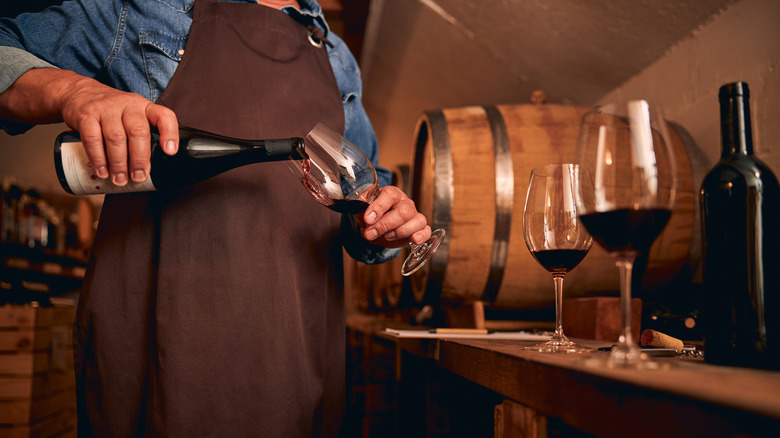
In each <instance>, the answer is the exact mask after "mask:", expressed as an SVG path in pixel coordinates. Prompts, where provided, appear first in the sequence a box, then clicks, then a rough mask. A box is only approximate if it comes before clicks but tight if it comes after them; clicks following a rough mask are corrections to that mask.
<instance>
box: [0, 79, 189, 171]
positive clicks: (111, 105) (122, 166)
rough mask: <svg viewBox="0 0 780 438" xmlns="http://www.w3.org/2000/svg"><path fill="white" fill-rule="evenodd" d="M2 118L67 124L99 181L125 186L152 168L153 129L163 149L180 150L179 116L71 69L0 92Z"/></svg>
mask: <svg viewBox="0 0 780 438" xmlns="http://www.w3.org/2000/svg"><path fill="white" fill-rule="evenodd" d="M0 117H3V118H6V119H8V120H16V121H21V122H27V123H55V122H59V121H64V122H65V123H66V124H67V125H68V126H70V127H71V128H72V129H74V130H76V131H78V132H79V134H80V135H81V140H82V143H83V144H84V148H85V150H86V152H87V155H88V156H89V159H90V165H91V166H92V168H93V169H94V171H95V173H96V174H97V176H98V177H100V178H108V177H109V176H110V177H111V180H112V182H113V183H114V184H116V185H119V186H124V185H126V184H127V182H128V178H131V179H132V180H133V181H135V182H143V181H145V180H146V179H147V177H148V176H149V171H150V169H151V164H150V161H149V160H150V157H151V145H150V139H151V133H150V125H152V126H156V127H157V129H158V131H159V133H160V144H161V145H162V146H163V151H165V153H167V154H168V155H173V154H175V153H176V151H177V150H178V144H179V130H178V120H177V119H176V114H174V113H173V111H171V110H170V109H168V108H166V107H164V106H161V105H157V104H155V103H154V102H151V101H150V100H148V99H145V98H144V97H142V96H140V95H138V94H135V93H128V92H124V91H119V90H117V89H114V88H111V87H109V86H107V85H104V84H101V83H100V82H98V81H96V80H94V79H91V78H87V77H84V76H81V75H79V74H77V73H74V72H72V71H69V70H60V69H54V68H40V69H33V70H30V71H28V72H27V73H25V74H23V75H22V76H21V77H19V79H17V80H16V82H14V84H13V85H12V86H11V87H10V88H8V90H6V91H5V92H3V93H2V94H0Z"/></svg>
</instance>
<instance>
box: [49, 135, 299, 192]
mask: <svg viewBox="0 0 780 438" xmlns="http://www.w3.org/2000/svg"><path fill="white" fill-rule="evenodd" d="M151 141H152V157H151V171H150V175H149V178H148V179H147V180H146V181H145V182H143V183H135V182H133V181H129V182H128V183H127V185H125V186H117V185H115V184H113V183H112V182H111V180H110V179H101V178H98V176H97V175H96V174H95V172H94V171H93V170H92V168H91V167H90V165H89V158H88V156H87V154H86V152H85V150H84V146H83V145H82V143H81V138H80V136H79V134H78V133H77V132H74V131H68V132H63V133H62V134H60V135H59V136H58V137H57V141H56V142H55V145H54V165H55V167H56V170H57V177H58V178H59V181H60V184H61V185H62V188H63V189H65V191H67V192H68V193H71V194H74V195H90V194H107V193H128V192H143V191H153V190H168V189H175V188H180V187H184V186H188V185H191V184H195V183H198V182H201V181H204V180H206V179H209V178H211V177H213V176H216V175H218V174H220V173H222V172H225V171H228V170H230V169H234V168H236V167H240V166H244V165H247V164H253V163H260V162H265V161H278V160H286V159H288V158H289V157H291V156H294V157H295V156H297V157H299V158H300V156H298V155H297V151H299V150H303V148H304V145H303V139H302V138H298V137H292V138H284V139H278V140H241V139H235V138H228V137H222V136H217V135H213V134H209V133H206V132H202V131H197V130H193V129H188V128H180V129H179V150H178V152H177V153H176V154H175V155H167V154H165V153H164V152H163V150H162V148H161V147H160V137H159V134H158V133H157V131H156V130H154V129H153V130H152V138H151Z"/></svg>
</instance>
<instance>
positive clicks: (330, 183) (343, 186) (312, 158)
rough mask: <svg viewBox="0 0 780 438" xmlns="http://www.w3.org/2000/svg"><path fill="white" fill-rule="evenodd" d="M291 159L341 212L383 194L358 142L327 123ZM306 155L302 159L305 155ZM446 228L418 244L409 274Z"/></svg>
mask: <svg viewBox="0 0 780 438" xmlns="http://www.w3.org/2000/svg"><path fill="white" fill-rule="evenodd" d="M296 152H297V155H298V156H297V157H291V158H292V159H291V160H289V161H288V164H289V166H290V168H291V169H292V170H293V173H295V174H296V175H298V176H299V177H300V178H301V182H302V183H303V185H304V186H305V187H306V189H307V190H308V191H309V193H311V194H312V196H314V198H315V199H317V201H319V203H321V204H322V205H324V206H326V207H328V208H330V209H331V210H334V211H337V212H339V213H347V214H352V215H357V214H362V213H363V212H365V211H366V209H367V208H368V206H369V205H370V204H371V202H373V201H374V200H375V199H376V198H377V196H379V193H380V189H379V185H378V181H377V175H376V169H374V166H373V164H371V160H370V159H369V158H368V157H367V156H366V155H365V154H364V153H363V151H361V150H360V148H358V147H357V146H355V145H354V144H352V143H350V142H349V141H348V140H347V139H345V138H344V137H343V136H341V135H340V134H338V133H337V132H334V131H332V130H331V129H329V128H328V127H326V126H325V125H323V124H321V123H320V124H317V126H315V127H314V129H312V130H311V132H309V134H308V135H307V136H306V138H305V139H304V147H299V148H298V149H297V151H296ZM301 158H302V159H301ZM444 235H445V232H444V230H443V229H438V230H434V231H433V233H432V234H431V237H430V238H429V239H428V240H427V241H426V242H423V243H422V244H419V245H416V244H414V243H412V241H411V239H410V241H409V245H410V246H411V252H410V254H409V256H408V257H407V258H406V260H405V261H404V264H403V266H402V267H401V274H403V275H404V276H408V275H411V274H413V273H414V272H416V271H417V270H419V269H420V268H421V267H422V266H423V265H424V264H425V262H426V261H427V260H428V259H429V258H430V257H431V256H432V255H433V253H434V252H435V251H436V249H437V248H438V247H439V245H440V244H441V242H442V241H443V240H444Z"/></svg>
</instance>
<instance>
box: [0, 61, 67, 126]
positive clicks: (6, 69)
mask: <svg viewBox="0 0 780 438" xmlns="http://www.w3.org/2000/svg"><path fill="white" fill-rule="evenodd" d="M0 59H2V61H1V62H0V93H2V92H3V91H5V90H7V89H8V88H9V87H10V86H11V85H13V83H14V82H16V80H17V79H19V76H21V75H22V74H24V73H26V72H27V71H28V70H32V69H34V68H46V67H54V66H53V65H51V64H49V63H48V62H46V61H44V60H42V59H39V58H37V57H36V56H33V55H31V54H29V53H27V52H25V51H24V50H22V49H18V48H16V47H8V46H0ZM32 127H33V125H31V124H29V123H21V122H11V121H9V120H3V119H0V129H2V130H4V131H6V132H7V133H8V134H11V135H15V134H21V133H23V132H26V131H28V130H29V129H30V128H32Z"/></svg>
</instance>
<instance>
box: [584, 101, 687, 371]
mask: <svg viewBox="0 0 780 438" xmlns="http://www.w3.org/2000/svg"><path fill="white" fill-rule="evenodd" d="M671 146H672V145H671V141H670V140H669V134H668V128H667V124H666V120H665V119H664V117H663V114H662V112H661V110H660V109H659V108H658V107H655V106H653V105H651V104H649V103H648V102H647V101H645V100H632V101H627V102H622V103H611V104H607V105H601V106H598V107H596V108H594V109H593V110H591V111H589V112H588V113H586V114H585V115H584V116H583V119H582V124H581V128H580V135H579V139H578V144H577V157H578V160H579V164H580V166H581V167H584V168H587V169H589V170H590V172H591V175H592V176H593V186H594V187H593V188H594V191H593V192H592V193H590V192H583V191H581V192H578V196H577V205H578V207H579V209H580V220H581V221H582V223H583V224H584V225H585V227H586V228H587V229H588V231H589V232H590V234H591V235H593V238H594V239H595V240H596V242H598V244H599V245H601V246H602V247H603V248H604V249H605V250H606V251H607V252H609V253H610V254H611V255H612V256H613V257H614V258H615V265H616V266H617V268H618V271H619V274H620V299H621V313H622V330H621V335H620V338H619V340H618V344H617V345H615V346H613V347H612V349H611V351H610V355H609V358H608V359H607V360H606V361H605V362H604V363H603V365H605V366H607V367H613V368H618V367H628V368H636V369H642V368H657V367H658V366H659V364H658V363H657V362H653V361H651V360H650V359H649V358H647V356H646V355H644V354H642V353H641V351H640V349H639V347H638V346H637V344H636V342H635V340H634V339H633V336H632V329H631V283H632V272H633V271H632V268H633V265H634V261H635V260H636V258H637V256H639V255H647V254H648V252H649V251H650V247H651V245H652V244H653V241H655V239H656V238H657V237H658V235H659V234H660V233H661V231H662V230H663V229H664V227H665V226H666V224H667V222H668V221H669V218H670V216H671V214H672V209H673V207H674V203H675V195H676V190H677V172H676V167H675V161H674V156H673V153H672V149H671Z"/></svg>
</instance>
